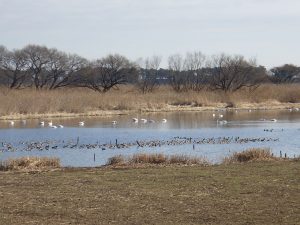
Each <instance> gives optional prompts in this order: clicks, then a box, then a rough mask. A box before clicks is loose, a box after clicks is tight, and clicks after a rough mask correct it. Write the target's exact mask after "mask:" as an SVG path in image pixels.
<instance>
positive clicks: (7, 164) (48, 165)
mask: <svg viewBox="0 0 300 225" xmlns="http://www.w3.org/2000/svg"><path fill="white" fill-rule="evenodd" d="M60 167H61V165H60V160H59V159H58V158H49V157H21V158H16V159H8V160H5V161H2V162H0V170H2V171H9V170H48V169H54V168H60Z"/></svg>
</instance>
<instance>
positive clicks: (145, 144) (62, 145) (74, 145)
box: [0, 136, 279, 152]
mask: <svg viewBox="0 0 300 225" xmlns="http://www.w3.org/2000/svg"><path fill="white" fill-rule="evenodd" d="M276 141H279V139H278V138H276V139H275V138H266V137H263V138H242V137H238V136H237V137H217V138H216V137H211V138H191V137H174V138H172V139H169V140H136V141H133V142H126V143H119V142H118V140H116V141H115V142H114V143H111V142H110V143H104V144H100V143H99V142H96V143H94V144H84V143H80V141H79V138H77V140H71V141H55V140H46V141H28V142H20V143H19V144H18V145H17V146H18V147H16V146H13V144H11V143H6V142H1V145H0V152H14V151H33V150H38V151H47V150H50V149H53V150H55V149H87V150H88V149H99V150H113V149H128V148H132V147H137V148H155V147H162V146H181V145H193V148H194V146H195V145H203V144H211V145H215V144H246V143H250V142H251V143H265V142H276Z"/></svg>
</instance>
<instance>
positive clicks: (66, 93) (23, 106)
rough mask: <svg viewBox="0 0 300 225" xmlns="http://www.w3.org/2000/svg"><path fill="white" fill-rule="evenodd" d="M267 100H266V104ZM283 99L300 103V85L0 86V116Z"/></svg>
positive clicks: (163, 108) (230, 104) (236, 104)
mask: <svg viewBox="0 0 300 225" xmlns="http://www.w3.org/2000/svg"><path fill="white" fill-rule="evenodd" d="M262 103H263V104H262ZM282 103H300V85H297V84H293V85H292V84H290V85H262V86H260V87H259V88H257V89H255V90H252V91H249V90H240V91H237V92H234V93H224V92H221V91H208V90H206V91H205V90H202V91H200V92H194V91H188V92H182V93H177V92H174V91H173V90H172V88H171V87H169V86H162V87H160V88H158V89H156V90H155V91H154V92H153V93H146V94H141V93H140V92H139V91H138V90H137V89H136V88H135V87H134V86H130V85H126V86H122V87H120V89H119V90H112V91H110V92H108V93H106V94H100V93H97V92H94V91H91V90H87V89H81V88H76V89H74V88H73V89H72V88H65V89H60V90H53V91H46V90H41V91H36V90H34V89H24V90H5V89H3V88H1V89H0V104H1V108H0V116H2V117H3V116H7V115H10V116H13V115H20V117H21V116H22V115H40V114H43V115H47V114H60V115H64V114H70V113H71V114H85V113H89V112H97V111H116V110H121V111H124V110H136V111H137V110H141V111H167V110H170V108H172V107H173V108H178V107H180V106H182V107H185V108H195V107H240V108H242V107H243V106H245V105H247V106H250V107H251V104H252V106H253V104H261V105H263V106H264V107H265V106H267V107H268V106H269V107H272V106H273V105H274V104H275V105H280V104H282Z"/></svg>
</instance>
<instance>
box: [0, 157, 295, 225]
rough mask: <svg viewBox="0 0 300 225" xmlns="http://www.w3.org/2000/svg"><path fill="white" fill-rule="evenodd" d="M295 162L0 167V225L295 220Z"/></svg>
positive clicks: (212, 222)
mask: <svg viewBox="0 0 300 225" xmlns="http://www.w3.org/2000/svg"><path fill="white" fill-rule="evenodd" d="M299 171H300V163H299V161H298V162H296V161H294V162H293V161H274V162H253V163H246V164H229V165H218V166H209V167H202V166H201V167H198V166H193V167H181V166H180V167H179V166H170V167H155V168H150V167H149V168H142V169H64V170H56V171H52V172H43V173H24V172H0V175H1V179H0V197H1V204H0V224H6V225H10V224H56V225H57V224H299V223H300V216H299V215H300V207H299V202H300V195H299V193H300V176H299V175H300V174H299Z"/></svg>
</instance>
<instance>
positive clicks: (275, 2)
mask: <svg viewBox="0 0 300 225" xmlns="http://www.w3.org/2000/svg"><path fill="white" fill-rule="evenodd" d="M29 43H31V44H42V45H46V46H48V47H56V48H58V49H59V50H63V51H67V52H71V53H77V54H79V55H82V56H84V57H86V58H88V59H94V58H99V57H102V56H105V55H106V54H108V53H120V54H123V55H125V56H127V57H128V58H130V59H132V60H135V59H137V58H138V57H147V56H151V55H153V54H157V55H161V56H163V58H164V60H165V61H166V59H167V57H168V55H170V54H173V53H182V54H184V53H185V52H187V51H194V50H197V51H198V50H199V51H202V52H203V53H205V54H218V53H221V52H225V53H228V54H242V55H244V56H246V57H256V58H257V61H258V63H259V64H262V65H265V66H267V67H269V68H270V67H272V66H277V65H281V64H284V63H294V64H296V65H300V1H299V0H0V44H2V45H4V46H6V47H7V48H9V49H14V48H22V47H23V46H25V45H26V44H29Z"/></svg>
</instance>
